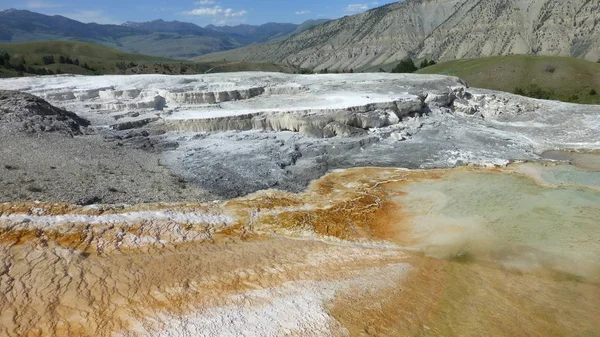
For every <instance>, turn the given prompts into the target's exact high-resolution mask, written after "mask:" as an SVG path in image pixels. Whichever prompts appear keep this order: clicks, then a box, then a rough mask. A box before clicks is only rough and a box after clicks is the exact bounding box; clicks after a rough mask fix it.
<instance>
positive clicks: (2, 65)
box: [0, 57, 4, 67]
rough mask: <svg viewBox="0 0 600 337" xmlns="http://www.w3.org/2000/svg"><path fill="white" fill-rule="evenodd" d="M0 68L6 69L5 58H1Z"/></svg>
mask: <svg viewBox="0 0 600 337" xmlns="http://www.w3.org/2000/svg"><path fill="white" fill-rule="evenodd" d="M0 67H4V57H0Z"/></svg>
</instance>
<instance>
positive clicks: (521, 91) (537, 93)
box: [513, 84, 552, 99]
mask: <svg viewBox="0 0 600 337" xmlns="http://www.w3.org/2000/svg"><path fill="white" fill-rule="evenodd" d="M513 92H514V94H515V95H520V96H527V97H532V98H539V99H550V98H551V96H552V93H551V92H550V91H546V90H543V89H542V88H540V87H539V86H538V85H537V84H532V85H530V86H529V88H521V87H516V88H515V90H514V91H513Z"/></svg>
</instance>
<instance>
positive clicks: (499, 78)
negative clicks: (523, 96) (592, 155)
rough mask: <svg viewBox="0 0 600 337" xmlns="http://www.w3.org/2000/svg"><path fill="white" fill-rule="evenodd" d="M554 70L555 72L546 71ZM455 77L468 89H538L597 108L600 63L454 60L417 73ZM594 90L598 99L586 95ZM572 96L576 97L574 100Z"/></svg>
mask: <svg viewBox="0 0 600 337" xmlns="http://www.w3.org/2000/svg"><path fill="white" fill-rule="evenodd" d="M548 66H552V67H554V69H555V71H554V72H549V71H547V67H548ZM417 73H422V74H442V75H452V76H458V77H460V78H462V79H464V80H465V81H467V83H468V84H469V85H470V86H473V87H479V88H486V89H493V90H501V91H507V92H514V91H515V88H516V87H521V88H523V89H527V88H530V87H531V85H538V86H539V87H540V88H541V89H543V90H545V91H549V92H550V93H551V98H552V99H557V100H562V101H574V102H578V103H594V104H600V63H595V62H589V61H585V60H581V59H576V58H570V57H553V56H532V55H511V56H495V57H487V58H480V59H465V60H455V61H450V62H444V63H440V64H436V65H434V66H431V67H427V68H425V69H421V70H419V71H418V72H417ZM591 89H595V90H596V91H597V92H598V95H596V96H592V95H589V93H590V91H591ZM573 96H578V98H577V99H575V98H574V97H573Z"/></svg>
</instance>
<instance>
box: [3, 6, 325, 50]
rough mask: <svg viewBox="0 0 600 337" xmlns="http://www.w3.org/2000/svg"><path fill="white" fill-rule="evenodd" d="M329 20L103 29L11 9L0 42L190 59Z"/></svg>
mask: <svg viewBox="0 0 600 337" xmlns="http://www.w3.org/2000/svg"><path fill="white" fill-rule="evenodd" d="M327 21H328V20H310V21H307V22H305V23H303V24H300V25H298V24H291V23H266V24H264V25H260V26H251V25H239V26H233V27H231V26H223V27H219V26H213V25H209V26H207V27H205V28H203V27H200V26H198V25H195V24H193V23H188V22H179V21H164V20H154V21H150V22H126V23H124V24H122V25H102V24H96V23H82V22H79V21H76V20H72V19H69V18H66V17H63V16H60V15H54V16H49V15H44V14H40V13H35V12H31V11H27V10H16V9H9V10H3V11H0V43H10V42H30V41H47V40H77V41H85V42H93V43H99V44H103V45H107V46H110V47H113V48H116V49H119V50H122V51H126V52H130V53H136V54H145V55H152V56H161V57H169V58H179V59H187V58H191V57H195V56H199V55H203V54H207V53H212V52H218V51H224V50H229V49H233V48H239V47H243V46H247V45H251V44H256V43H264V42H269V41H280V40H281V39H282V38H288V37H291V36H293V35H294V34H298V33H301V32H302V31H304V30H306V29H310V28H312V27H314V26H315V25H318V24H321V23H324V22H327Z"/></svg>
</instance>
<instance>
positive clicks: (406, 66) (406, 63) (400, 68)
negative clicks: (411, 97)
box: [392, 56, 417, 73]
mask: <svg viewBox="0 0 600 337" xmlns="http://www.w3.org/2000/svg"><path fill="white" fill-rule="evenodd" d="M415 71H417V66H415V62H414V61H413V60H412V59H411V58H410V57H408V56H407V57H405V58H403V59H402V60H401V61H400V63H398V65H397V66H396V67H395V68H394V69H393V70H392V72H393V73H414V72H415Z"/></svg>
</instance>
